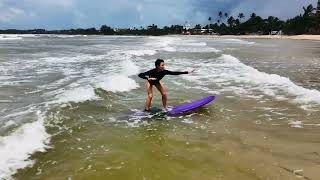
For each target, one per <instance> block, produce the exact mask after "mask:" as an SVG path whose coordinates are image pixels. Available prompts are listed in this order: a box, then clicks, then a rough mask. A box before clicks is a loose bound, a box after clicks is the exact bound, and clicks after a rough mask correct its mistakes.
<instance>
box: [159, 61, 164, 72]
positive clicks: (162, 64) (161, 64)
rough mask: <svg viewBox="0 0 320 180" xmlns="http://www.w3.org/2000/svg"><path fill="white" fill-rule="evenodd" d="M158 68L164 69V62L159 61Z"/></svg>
mask: <svg viewBox="0 0 320 180" xmlns="http://www.w3.org/2000/svg"><path fill="white" fill-rule="evenodd" d="M159 69H160V70H161V71H163V70H164V62H161V63H160V65H159Z"/></svg>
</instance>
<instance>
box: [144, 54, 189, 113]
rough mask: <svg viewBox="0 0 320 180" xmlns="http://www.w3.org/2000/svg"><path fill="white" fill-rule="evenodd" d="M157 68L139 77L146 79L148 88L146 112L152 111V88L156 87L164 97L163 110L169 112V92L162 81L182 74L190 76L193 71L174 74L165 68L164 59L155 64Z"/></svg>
mask: <svg viewBox="0 0 320 180" xmlns="http://www.w3.org/2000/svg"><path fill="white" fill-rule="evenodd" d="M155 66H156V68H154V69H151V70H149V71H147V72H144V73H140V74H139V75H138V76H139V77H140V78H142V79H146V80H147V81H146V88H147V92H148V96H147V100H146V106H145V111H150V106H151V100H152V86H153V85H154V86H156V88H157V89H158V90H159V91H160V93H161V95H162V105H163V110H164V111H167V92H166V89H165V88H164V86H163V84H162V82H161V79H162V78H163V77H164V76H165V75H180V74H189V73H191V72H193V71H194V70H192V71H183V72H174V71H169V70H166V69H165V68H164V60H163V59H157V60H156V62H155Z"/></svg>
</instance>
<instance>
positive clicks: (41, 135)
mask: <svg viewBox="0 0 320 180" xmlns="http://www.w3.org/2000/svg"><path fill="white" fill-rule="evenodd" d="M37 115H38V120H37V121H35V122H32V123H28V124H24V125H23V126H21V127H20V128H19V129H17V130H16V131H14V132H13V133H12V134H10V135H8V136H4V137H0V179H10V178H11V177H10V176H12V175H13V174H15V173H16V171H17V170H18V169H22V168H25V167H28V166H32V164H33V163H34V161H33V160H30V159H29V158H30V156H31V154H33V153H35V152H44V151H45V150H46V149H47V148H48V143H49V141H50V135H49V134H48V133H47V132H46V129H45V126H44V120H43V115H41V113H40V112H38V113H37Z"/></svg>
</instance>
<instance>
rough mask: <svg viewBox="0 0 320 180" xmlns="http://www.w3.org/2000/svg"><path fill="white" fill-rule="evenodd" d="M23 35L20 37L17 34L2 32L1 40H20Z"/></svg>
mask: <svg viewBox="0 0 320 180" xmlns="http://www.w3.org/2000/svg"><path fill="white" fill-rule="evenodd" d="M20 39H22V37H19V36H18V35H15V34H0V40H20Z"/></svg>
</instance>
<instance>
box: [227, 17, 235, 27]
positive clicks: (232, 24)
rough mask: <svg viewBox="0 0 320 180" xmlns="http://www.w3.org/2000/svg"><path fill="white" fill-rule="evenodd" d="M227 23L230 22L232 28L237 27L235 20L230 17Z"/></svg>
mask: <svg viewBox="0 0 320 180" xmlns="http://www.w3.org/2000/svg"><path fill="white" fill-rule="evenodd" d="M227 22H228V24H229V26H230V27H233V26H234V25H235V19H234V18H233V17H232V16H230V17H229V19H228V20H227Z"/></svg>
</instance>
